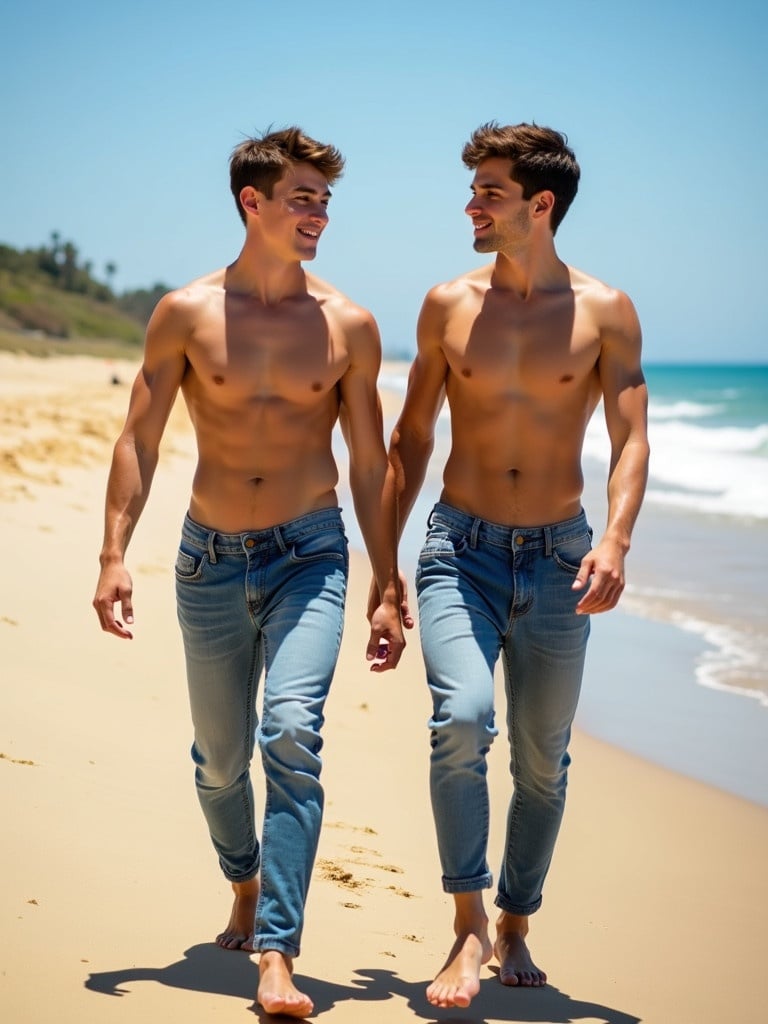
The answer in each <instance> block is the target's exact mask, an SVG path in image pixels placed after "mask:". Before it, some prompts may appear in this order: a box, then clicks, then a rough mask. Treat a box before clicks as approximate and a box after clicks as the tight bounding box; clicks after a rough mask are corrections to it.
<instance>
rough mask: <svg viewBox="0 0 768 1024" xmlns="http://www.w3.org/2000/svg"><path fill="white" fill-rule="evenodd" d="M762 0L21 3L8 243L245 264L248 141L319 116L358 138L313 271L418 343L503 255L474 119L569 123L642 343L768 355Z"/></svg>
mask: <svg viewBox="0 0 768 1024" xmlns="http://www.w3.org/2000/svg"><path fill="white" fill-rule="evenodd" d="M767 28H768V5H766V4H765V2H764V0H731V2H724V0H713V2H701V0H700V2H697V0H645V2H641V3H630V2H628V0H613V2H604V0H594V2H591V0H579V2H574V0H571V2H562V0H553V2H550V3H541V4H536V3H517V2H515V0H503V2H499V0H484V2H482V3H472V2H469V0H463V2H462V3H458V2H454V0H442V2H440V0H426V2H419V0H409V2H404V0H388V2H387V3H377V4H370V5H369V4H367V3H366V2H365V0H357V2H346V3H343V2H339V0H326V2H323V3H308V2H306V0H282V2H281V0H273V2H272V3H253V2H248V0H240V2H239V3H234V2H231V0H218V2H216V3H210V2H207V3H199V2H197V0H183V2H181V0H178V2H177V0H173V2H170V0H167V2H163V0H152V2H150V0H131V2H130V3H125V2H122V0H115V2H112V3H105V2H104V0H99V2H95V0H94V2H91V0H69V2H67V3H61V2H56V3H52V2H40V0H16V2H13V3H8V4H5V5H4V9H3V14H2V18H1V19H0V32H2V46H1V47H0V52H2V60H0V124H1V125H2V136H1V143H0V145H1V147H2V156H1V158H0V242H4V243H6V244H10V245H13V246H16V247H18V248H26V247H34V246H37V245H40V244H43V243H45V242H47V241H48V240H49V238H50V234H51V232H52V231H58V232H59V233H60V234H61V236H62V238H63V239H65V240H72V241H73V242H74V243H75V244H76V245H77V247H78V250H79V252H80V256H81V259H83V260H86V259H87V260H91V261H92V262H93V266H94V272H95V273H96V275H97V276H100V275H101V276H102V277H105V275H103V274H102V273H101V271H102V268H103V267H104V265H105V264H106V263H107V262H109V261H112V262H114V263H115V264H116V265H117V267H118V272H117V275H116V277H115V282H114V284H115V287H116V288H117V289H118V290H123V289H125V288H138V287H144V286H147V287H148V286H151V285H153V284H154V283H155V282H158V281H160V282H163V283H165V284H167V285H169V286H178V285H181V284H184V283H185V282H186V281H188V280H190V279H192V278H194V277H197V276H199V275H200V274H203V273H206V272H208V271H210V270H213V269H215V268H216V267H219V266H223V265H224V264H226V263H228V262H230V261H231V260H232V259H233V258H234V257H235V256H236V255H237V253H238V251H239V249H240V246H241V244H242V238H243V233H242V227H241V225H240V221H239V219H238V217H237V213H236V210H235V207H234V202H233V200H232V198H231V195H230V193H229V178H228V160H229V154H230V152H231V150H232V148H233V147H234V146H235V145H236V144H237V143H238V142H239V141H241V140H242V138H244V137H245V136H248V135H251V134H255V133H257V132H259V131H260V130H262V129H264V128H266V127H267V126H269V125H270V124H272V125H274V126H275V127H284V126H286V125H289V124H298V125H300V126H301V127H303V128H304V129H305V131H307V132H308V133H309V134H310V135H313V136H315V137H316V138H318V139H321V140H322V141H328V142H333V143H334V144H335V145H337V146H338V147H339V148H340V149H341V150H342V152H343V153H344V155H345V157H346V158H347V168H346V172H345V175H344V177H343V178H342V180H341V181H340V182H339V183H338V184H337V185H336V187H335V189H334V196H333V199H332V201H331V208H330V213H331V223H330V226H329V228H328V229H327V231H326V233H325V235H324V236H323V239H322V241H321V243H320V250H319V255H318V257H317V259H316V260H315V262H314V264H313V265H312V269H313V270H314V272H316V273H317V274H319V275H320V276H321V277H325V278H327V279H328V280H330V281H331V282H332V283H333V284H335V285H336V286H337V287H338V288H340V289H341V290H342V291H344V292H346V293H347V294H349V295H350V296H351V297H352V298H353V299H355V300H356V301H357V302H359V303H361V304H362V305H364V306H367V307H368V308H369V309H371V311H372V312H373V313H374V315H375V316H376V318H377V320H378V322H379V326H380V328H381V332H382V338H383V341H384V348H385V353H387V354H389V355H392V354H398V353H404V354H408V353H412V352H413V349H414V328H415V322H416V318H417V315H418V311H419V308H420V305H421V301H422V299H423V296H424V293H425V292H426V291H427V289H428V288H429V287H431V285H433V284H435V283H437V282H438V281H442V280H446V279H449V278H451V277H454V276H456V275H457V274H459V273H462V272H464V271H466V270H470V269H472V268H473V267H475V266H479V265H480V264H481V263H483V262H485V261H487V259H488V257H487V256H481V255H478V254H476V253H474V251H473V249H472V236H471V231H470V227H469V220H468V218H467V217H466V216H465V214H464V213H463V208H464V205H465V203H466V201H467V199H468V197H469V182H470V178H471V175H470V173H469V172H468V171H467V170H466V169H465V168H464V167H463V165H462V163H461V158H460V153H461V148H462V146H463V144H464V142H465V141H466V139H467V138H468V136H469V135H470V133H471V132H472V130H473V129H474V128H475V127H477V126H478V125H479V124H481V123H483V122H485V121H488V120H498V121H500V122H502V123H516V122H519V121H536V122H537V123H538V124H544V125H549V126H551V127H553V128H557V129H559V130H561V131H564V132H566V134H567V135H568V138H569V141H570V143H571V145H572V146H573V147H574V149H575V151H576V155H577V158H578V160H579V163H580V164H581V168H582V180H581V187H580V190H579V194H578V196H577V197H576V200H575V201H574V204H573V206H572V207H571V209H570V211H569V213H568V216H567V217H566V219H565V221H564V222H563V224H562V226H561V228H560V229H559V231H558V235H557V243H558V250H559V252H560V255H561V257H562V258H563V259H565V260H566V261H567V262H569V263H572V264H574V265H576V266H578V267H581V268H582V269H583V270H586V271H588V272H590V273H593V274H595V275H596V276H598V277H601V278H603V279H604V280H606V281H608V282H609V283H610V284H612V285H615V286H617V287H619V288H621V289H623V290H624V291H626V292H627V293H628V294H629V295H630V296H631V297H632V298H633V300H634V301H635V305H636V306H637V308H638V312H639V314H640V318H641V321H642V324H643V329H644V336H645V358H646V360H647V361H649V362H650V361H653V362H658V361H667V362H669V361H683V362H690V361H715V362H720V361H742V362H743V361H759V362H766V361H768V313H767V312H766V309H767V308H768V306H767V304H766V295H767V294H768V260H767V259H766V256H767V255H768V245H767V244H766V239H767V237H768V232H767V231H766V228H768V212H767V211H768V189H767V186H768V71H767V70H766V68H767V67H768V59H767V58H766V49H767V46H768V32H767V31H766V29H767Z"/></svg>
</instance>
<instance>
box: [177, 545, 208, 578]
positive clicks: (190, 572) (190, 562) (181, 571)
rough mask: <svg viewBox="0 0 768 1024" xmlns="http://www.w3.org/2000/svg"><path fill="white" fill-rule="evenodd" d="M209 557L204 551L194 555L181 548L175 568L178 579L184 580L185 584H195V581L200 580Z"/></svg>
mask: <svg viewBox="0 0 768 1024" xmlns="http://www.w3.org/2000/svg"><path fill="white" fill-rule="evenodd" d="M207 557H208V556H207V554H206V552H204V551H196V552H194V553H192V552H189V551H184V549H183V548H179V551H178V553H177V555H176V565H175V566H174V570H175V572H176V579H177V580H182V581H183V582H184V583H194V582H195V580H199V579H200V577H201V576H202V572H203V563H204V562H205V559H206V558H207Z"/></svg>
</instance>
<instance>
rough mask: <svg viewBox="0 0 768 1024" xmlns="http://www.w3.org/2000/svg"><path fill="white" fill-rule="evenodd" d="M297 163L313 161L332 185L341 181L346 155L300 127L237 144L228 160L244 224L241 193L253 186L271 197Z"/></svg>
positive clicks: (232, 187)
mask: <svg viewBox="0 0 768 1024" xmlns="http://www.w3.org/2000/svg"><path fill="white" fill-rule="evenodd" d="M295 163H307V164H311V165H312V166H313V167H315V168H316V169H317V170H318V171H320V173H321V174H322V175H323V176H324V177H325V178H326V180H327V182H328V184H329V185H333V184H334V182H336V181H338V179H339V178H340V177H341V175H342V173H343V172H344V157H343V156H342V155H341V153H340V152H339V150H338V149H337V148H336V147H335V146H329V145H325V144H324V143H322V142H317V141H316V140H315V139H312V138H310V137H309V135H306V134H305V133H304V132H303V131H302V130H301V128H296V127H292V128H283V129H281V130H279V131H270V132H266V133H265V134H263V135H261V136H257V137H255V138H252V139H246V140H245V142H241V143H240V145H239V146H235V148H234V149H233V150H232V155H231V157H230V160H229V182H230V188H231V189H232V195H233V196H234V197H235V204H236V206H237V212H238V213H239V214H240V219H241V220H242V222H243V223H244V224H245V213H244V211H243V208H242V206H241V204H240V192H241V191H242V190H243V189H244V188H245V187H246V186H248V185H251V186H252V187H253V188H256V189H258V190H259V192H263V193H264V195H265V196H266V197H267V198H268V199H271V198H272V189H273V188H274V187H275V183H276V182H277V181H279V180H280V178H282V176H283V175H284V174H285V172H286V171H287V170H288V168H289V167H290V166H291V165H292V164H295Z"/></svg>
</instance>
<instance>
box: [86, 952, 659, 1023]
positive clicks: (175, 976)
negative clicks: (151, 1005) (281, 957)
mask: <svg viewBox="0 0 768 1024" xmlns="http://www.w3.org/2000/svg"><path fill="white" fill-rule="evenodd" d="M140 981H153V982H157V984H159V985H167V986H168V987H170V988H179V989H186V990H187V991H191V992H208V993H211V994H212V995H216V994H218V995H222V996H233V997H234V998H236V999H243V1000H245V1001H248V1002H250V1006H249V1009H251V1010H252V1011H253V1013H254V1014H255V1015H256V1017H257V1018H258V1020H259V1021H261V1022H263V1024H270V1022H274V1021H275V1020H276V1019H277V1018H275V1017H273V1016H268V1015H267V1014H265V1013H264V1012H263V1011H262V1010H261V1008H260V1007H259V1006H258V1005H257V1003H256V1002H255V1001H254V995H255V992H256V986H257V984H258V969H257V967H256V964H255V963H254V962H253V961H252V960H251V959H250V958H249V957H248V956H245V955H238V954H236V953H235V954H233V953H232V952H231V951H229V950H223V949H220V948H219V947H218V946H217V945H216V944H215V943H201V944H200V945H197V946H192V947H191V948H190V949H188V950H187V951H186V952H185V953H184V959H182V960H178V961H176V963H172V964H168V966H167V967H130V968H126V969H125V970H119V971H103V972H101V973H98V974H91V975H89V977H88V978H87V980H86V982H85V987H86V988H87V989H90V990H91V991H92V992H101V993H102V994H103V995H108V996H127V995H130V992H131V988H130V986H133V985H134V984H135V983H136V982H140ZM296 983H297V984H298V986H299V988H300V989H301V990H302V991H303V992H306V993H307V995H308V996H309V997H310V999H312V1001H313V1002H314V1004H315V1010H314V1013H313V1014H312V1017H313V1019H315V1018H317V1017H320V1016H321V1015H322V1014H324V1013H328V1012H329V1011H330V1010H332V1009H333V1007H334V1006H335V1005H336V1004H337V1003H343V1002H357V1003H379V1002H382V1003H383V1002H386V1001H387V1000H389V999H392V998H394V997H399V998H400V999H404V1000H405V1001H406V1003H407V1004H408V1007H409V1009H410V1010H411V1012H412V1013H413V1014H414V1016H415V1017H417V1018H420V1019H421V1020H422V1021H427V1022H430V1024H437V1021H436V1013H437V1012H439V1015H440V1017H439V1020H440V1021H441V1022H446V1021H450V1022H451V1024H491V1022H495V1021H509V1022H521V1024H544V1022H546V1024H578V1021H580V1020H584V1019H587V1020H599V1021H601V1022H604V1024H639V1021H640V1018H639V1017H635V1016H632V1015H631V1014H629V1013H624V1012H622V1011H621V1010H615V1009H612V1008H611V1007H609V1006H602V1005H600V1004H598V1003H590V1002H584V1001H583V1000H578V999H571V997H570V996H568V995H566V994H565V993H564V992H560V991H558V989H556V988H553V987H552V986H551V985H546V986H544V987H543V988H539V989H514V990H513V989H509V988H505V987H504V986H503V985H500V984H499V982H498V980H497V979H496V978H485V979H484V980H483V981H482V982H481V986H480V992H479V994H478V995H477V996H476V997H475V999H474V1000H473V1002H472V1006H471V1007H470V1008H469V1009H467V1010H459V1009H454V1010H440V1011H436V1010H435V1008H434V1007H432V1006H430V1004H429V1003H428V1002H427V1000H426V998H425V996H424V990H425V989H426V986H427V984H428V981H427V980H424V981H416V982H409V981H404V980H403V979H401V978H400V977H398V975H397V974H396V973H395V972H393V971H384V970H379V969H365V968H361V969H359V970H357V971H355V972H354V977H353V978H352V979H351V982H350V984H349V985H340V984H338V983H335V982H326V981H322V980H320V979H317V978H311V977H307V976H306V975H302V974H297V975H296ZM361 1009H362V1008H361ZM361 1016H362V1015H361ZM282 1019H283V1020H287V1019H288V1018H282ZM363 1019H365V1018H363ZM367 1019H370V1017H369V1018H367Z"/></svg>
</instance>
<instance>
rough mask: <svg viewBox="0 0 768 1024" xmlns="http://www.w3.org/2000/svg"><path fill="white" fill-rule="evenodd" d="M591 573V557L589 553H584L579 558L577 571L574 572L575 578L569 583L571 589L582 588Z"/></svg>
mask: <svg viewBox="0 0 768 1024" xmlns="http://www.w3.org/2000/svg"><path fill="white" fill-rule="evenodd" d="M591 575H592V559H591V558H590V557H589V555H586V556H585V557H584V558H582V560H581V565H580V566H579V571H578V572H577V573H576V579H575V580H574V581H573V583H572V585H571V590H582V589H583V588H584V586H585V585H586V583H587V581H588V580H589V577H590V576H591Z"/></svg>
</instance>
